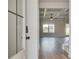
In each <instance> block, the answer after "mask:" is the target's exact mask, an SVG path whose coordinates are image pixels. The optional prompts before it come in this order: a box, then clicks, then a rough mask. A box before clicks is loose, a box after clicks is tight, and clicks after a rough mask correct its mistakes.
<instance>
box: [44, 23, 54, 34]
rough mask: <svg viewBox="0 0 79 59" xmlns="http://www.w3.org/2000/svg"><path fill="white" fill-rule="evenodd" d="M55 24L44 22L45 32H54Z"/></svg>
mask: <svg viewBox="0 0 79 59" xmlns="http://www.w3.org/2000/svg"><path fill="white" fill-rule="evenodd" d="M54 32H55V26H54V24H43V33H54Z"/></svg>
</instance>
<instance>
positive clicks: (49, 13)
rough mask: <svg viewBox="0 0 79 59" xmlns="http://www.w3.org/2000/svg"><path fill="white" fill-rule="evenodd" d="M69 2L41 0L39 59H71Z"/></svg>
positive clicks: (66, 0) (65, 0) (64, 0)
mask: <svg viewBox="0 0 79 59" xmlns="http://www.w3.org/2000/svg"><path fill="white" fill-rule="evenodd" d="M68 4H69V1H68V0H40V8H39V20H40V23H39V24H40V25H39V27H40V28H39V33H40V39H39V45H40V49H39V59H70V56H69V41H70V39H69V33H70V32H69V30H70V27H69V5H68Z"/></svg>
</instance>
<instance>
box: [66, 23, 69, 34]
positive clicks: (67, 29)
mask: <svg viewBox="0 0 79 59" xmlns="http://www.w3.org/2000/svg"><path fill="white" fill-rule="evenodd" d="M66 35H69V24H66Z"/></svg>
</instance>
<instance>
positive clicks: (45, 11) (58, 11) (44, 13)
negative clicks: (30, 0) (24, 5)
mask: <svg viewBox="0 0 79 59" xmlns="http://www.w3.org/2000/svg"><path fill="white" fill-rule="evenodd" d="M51 14H52V16H53V17H54V18H57V19H58V18H65V17H66V16H68V15H69V10H68V9H66V8H40V17H43V18H49V17H50V16H51Z"/></svg>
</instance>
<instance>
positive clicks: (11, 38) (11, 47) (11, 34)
mask: <svg viewBox="0 0 79 59" xmlns="http://www.w3.org/2000/svg"><path fill="white" fill-rule="evenodd" d="M8 17H9V19H8V51H9V52H8V56H9V57H11V56H13V55H15V54H16V15H14V14H11V13H8Z"/></svg>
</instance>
